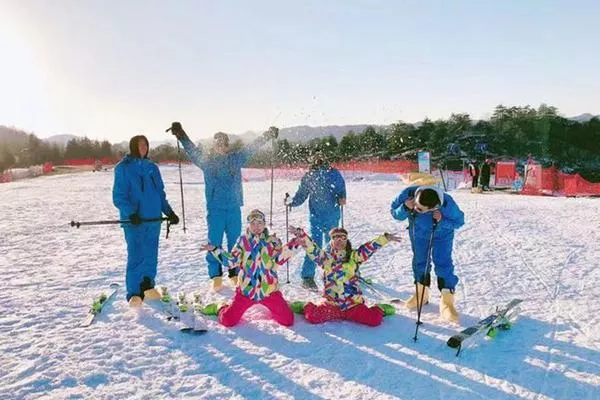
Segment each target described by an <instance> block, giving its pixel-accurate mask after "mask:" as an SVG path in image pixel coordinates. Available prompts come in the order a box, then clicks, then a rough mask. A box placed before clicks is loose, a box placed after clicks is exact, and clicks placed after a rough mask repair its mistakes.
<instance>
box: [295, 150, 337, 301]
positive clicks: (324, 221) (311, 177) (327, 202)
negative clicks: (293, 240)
mask: <svg viewBox="0 0 600 400" xmlns="http://www.w3.org/2000/svg"><path fill="white" fill-rule="evenodd" d="M307 198H308V211H309V222H310V237H311V238H312V240H313V242H315V244H316V245H317V246H318V247H321V246H322V245H323V240H324V241H325V243H328V242H329V241H330V240H331V238H330V237H329V231H331V229H333V228H337V227H338V225H339V222H340V214H341V208H340V207H341V206H343V205H345V204H346V182H345V181H344V178H343V177H342V174H341V173H340V171H338V170H337V169H335V168H333V167H331V166H330V165H329V163H328V162H327V160H326V159H325V156H324V155H322V154H319V153H317V154H315V155H314V156H313V157H312V160H311V164H310V168H309V171H308V172H307V173H306V174H305V175H304V176H303V177H302V180H301V181H300V187H299V188H298V190H297V191H296V194H295V195H294V197H293V198H292V200H291V201H290V202H289V203H288V204H287V205H288V206H289V207H290V208H291V207H298V206H300V205H302V204H303V203H304V202H305V201H306V199H307ZM301 276H302V285H303V286H304V287H305V288H307V289H311V290H316V289H317V285H316V283H315V280H314V279H315V262H314V261H313V260H311V259H310V258H309V257H308V256H306V257H305V258H304V264H303V265H302V273H301Z"/></svg>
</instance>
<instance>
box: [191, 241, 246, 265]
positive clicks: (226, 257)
mask: <svg viewBox="0 0 600 400" xmlns="http://www.w3.org/2000/svg"><path fill="white" fill-rule="evenodd" d="M201 249H202V250H206V251H210V252H211V253H212V255H213V256H215V258H216V259H217V261H219V262H220V263H221V265H223V266H224V267H227V268H228V269H235V268H240V267H241V266H242V259H243V257H242V256H243V253H244V249H243V247H242V246H241V244H240V239H238V241H237V242H236V244H235V246H233V248H232V249H231V252H228V251H225V250H223V249H222V248H220V247H217V246H213V245H212V244H205V245H202V247H201Z"/></svg>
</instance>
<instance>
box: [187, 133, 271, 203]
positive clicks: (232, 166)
mask: <svg viewBox="0 0 600 400" xmlns="http://www.w3.org/2000/svg"><path fill="white" fill-rule="evenodd" d="M263 143H264V142H263V141H261V140H256V141H255V142H254V143H253V144H252V145H250V146H246V147H245V148H244V149H243V150H240V151H234V152H231V153H227V154H224V155H218V154H210V153H209V154H203V153H202V150H201V149H200V148H199V147H197V146H196V145H195V144H194V143H193V142H192V141H191V140H190V138H189V137H187V135H186V136H184V137H183V138H182V139H181V144H182V145H183V148H184V150H185V153H186V154H187V156H188V157H189V158H190V160H191V161H192V162H193V163H194V164H195V165H196V166H198V167H199V168H200V169H201V170H202V172H203V173H204V194H205V196H206V209H207V210H211V209H231V208H236V207H237V208H239V207H241V206H242V205H244V194H243V189H242V167H244V166H245V165H246V164H247V163H248V160H249V159H250V157H251V156H252V155H253V154H254V153H255V152H256V151H257V150H258V148H259V147H260V146H261V145H262V144H263Z"/></svg>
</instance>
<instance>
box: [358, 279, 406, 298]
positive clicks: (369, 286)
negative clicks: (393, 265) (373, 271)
mask: <svg viewBox="0 0 600 400" xmlns="http://www.w3.org/2000/svg"><path fill="white" fill-rule="evenodd" d="M358 281H359V282H361V283H363V284H364V285H363V288H365V289H367V290H369V291H371V292H372V293H373V294H374V295H376V296H377V297H379V299H380V300H381V301H385V302H387V303H393V304H404V300H402V299H399V298H397V297H388V296H387V295H385V294H384V293H382V292H381V291H380V290H377V289H376V288H375V286H374V285H373V280H372V279H371V278H363V277H362V276H359V277H358Z"/></svg>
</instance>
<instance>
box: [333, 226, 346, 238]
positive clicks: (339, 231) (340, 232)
mask: <svg viewBox="0 0 600 400" xmlns="http://www.w3.org/2000/svg"><path fill="white" fill-rule="evenodd" d="M329 236H331V238H332V239H335V238H341V237H343V238H344V239H348V231H346V230H345V229H344V228H333V229H332V230H331V231H329Z"/></svg>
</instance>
